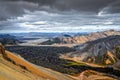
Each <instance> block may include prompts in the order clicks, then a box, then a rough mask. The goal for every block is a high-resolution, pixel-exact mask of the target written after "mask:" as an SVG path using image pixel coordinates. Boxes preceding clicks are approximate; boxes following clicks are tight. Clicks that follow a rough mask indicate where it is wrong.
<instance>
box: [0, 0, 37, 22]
mask: <svg viewBox="0 0 120 80" xmlns="http://www.w3.org/2000/svg"><path fill="white" fill-rule="evenodd" d="M37 7H38V5H37V4H35V3H30V2H25V1H24V2H23V1H21V2H18V1H5V0H4V1H3V0H0V21H2V20H6V19H8V18H14V17H17V16H22V15H23V14H25V9H26V10H30V11H34V10H37Z"/></svg>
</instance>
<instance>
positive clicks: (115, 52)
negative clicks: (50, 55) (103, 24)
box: [62, 35, 120, 69]
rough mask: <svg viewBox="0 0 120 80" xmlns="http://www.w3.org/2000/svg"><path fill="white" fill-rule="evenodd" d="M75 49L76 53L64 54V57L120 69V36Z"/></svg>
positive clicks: (78, 46)
mask: <svg viewBox="0 0 120 80" xmlns="http://www.w3.org/2000/svg"><path fill="white" fill-rule="evenodd" d="M74 48H75V49H76V51H74V52H71V53H67V54H64V55H62V57H63V58H66V59H71V60H74V61H77V62H81V61H82V62H87V63H92V64H97V65H101V66H110V67H114V68H117V69H120V35H113V36H108V37H105V38H100V39H97V40H94V41H89V42H86V43H83V44H80V45H77V46H75V47H74Z"/></svg>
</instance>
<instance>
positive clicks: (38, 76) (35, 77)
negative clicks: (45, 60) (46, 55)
mask: <svg viewBox="0 0 120 80" xmlns="http://www.w3.org/2000/svg"><path fill="white" fill-rule="evenodd" d="M0 79H2V80H73V79H72V78H70V77H68V76H65V75H63V74H61V73H58V72H55V71H52V70H50V69H46V68H43V67H38V66H36V65H33V64H31V63H29V62H27V61H26V60H24V59H23V58H21V57H20V56H18V55H15V54H13V53H11V52H9V51H6V50H5V49H4V48H3V46H2V45H0Z"/></svg>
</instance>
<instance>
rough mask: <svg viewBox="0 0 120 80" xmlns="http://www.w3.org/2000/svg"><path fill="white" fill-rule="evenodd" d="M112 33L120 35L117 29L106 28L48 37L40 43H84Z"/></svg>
mask: <svg viewBox="0 0 120 80" xmlns="http://www.w3.org/2000/svg"><path fill="white" fill-rule="evenodd" d="M112 35H120V32H119V31H114V30H108V31H103V32H96V33H91V34H89V35H86V36H84V35H83V36H73V37H57V38H53V39H50V40H48V41H45V42H43V43H41V44H43V45H51V44H81V43H85V42H88V41H93V40H97V39H99V38H104V37H107V36H112Z"/></svg>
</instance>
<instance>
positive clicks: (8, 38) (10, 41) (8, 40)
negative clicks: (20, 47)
mask: <svg viewBox="0 0 120 80" xmlns="http://www.w3.org/2000/svg"><path fill="white" fill-rule="evenodd" d="M0 43H2V44H4V45H16V44H18V43H20V41H19V40H17V39H16V37H15V36H12V35H9V34H0Z"/></svg>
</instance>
